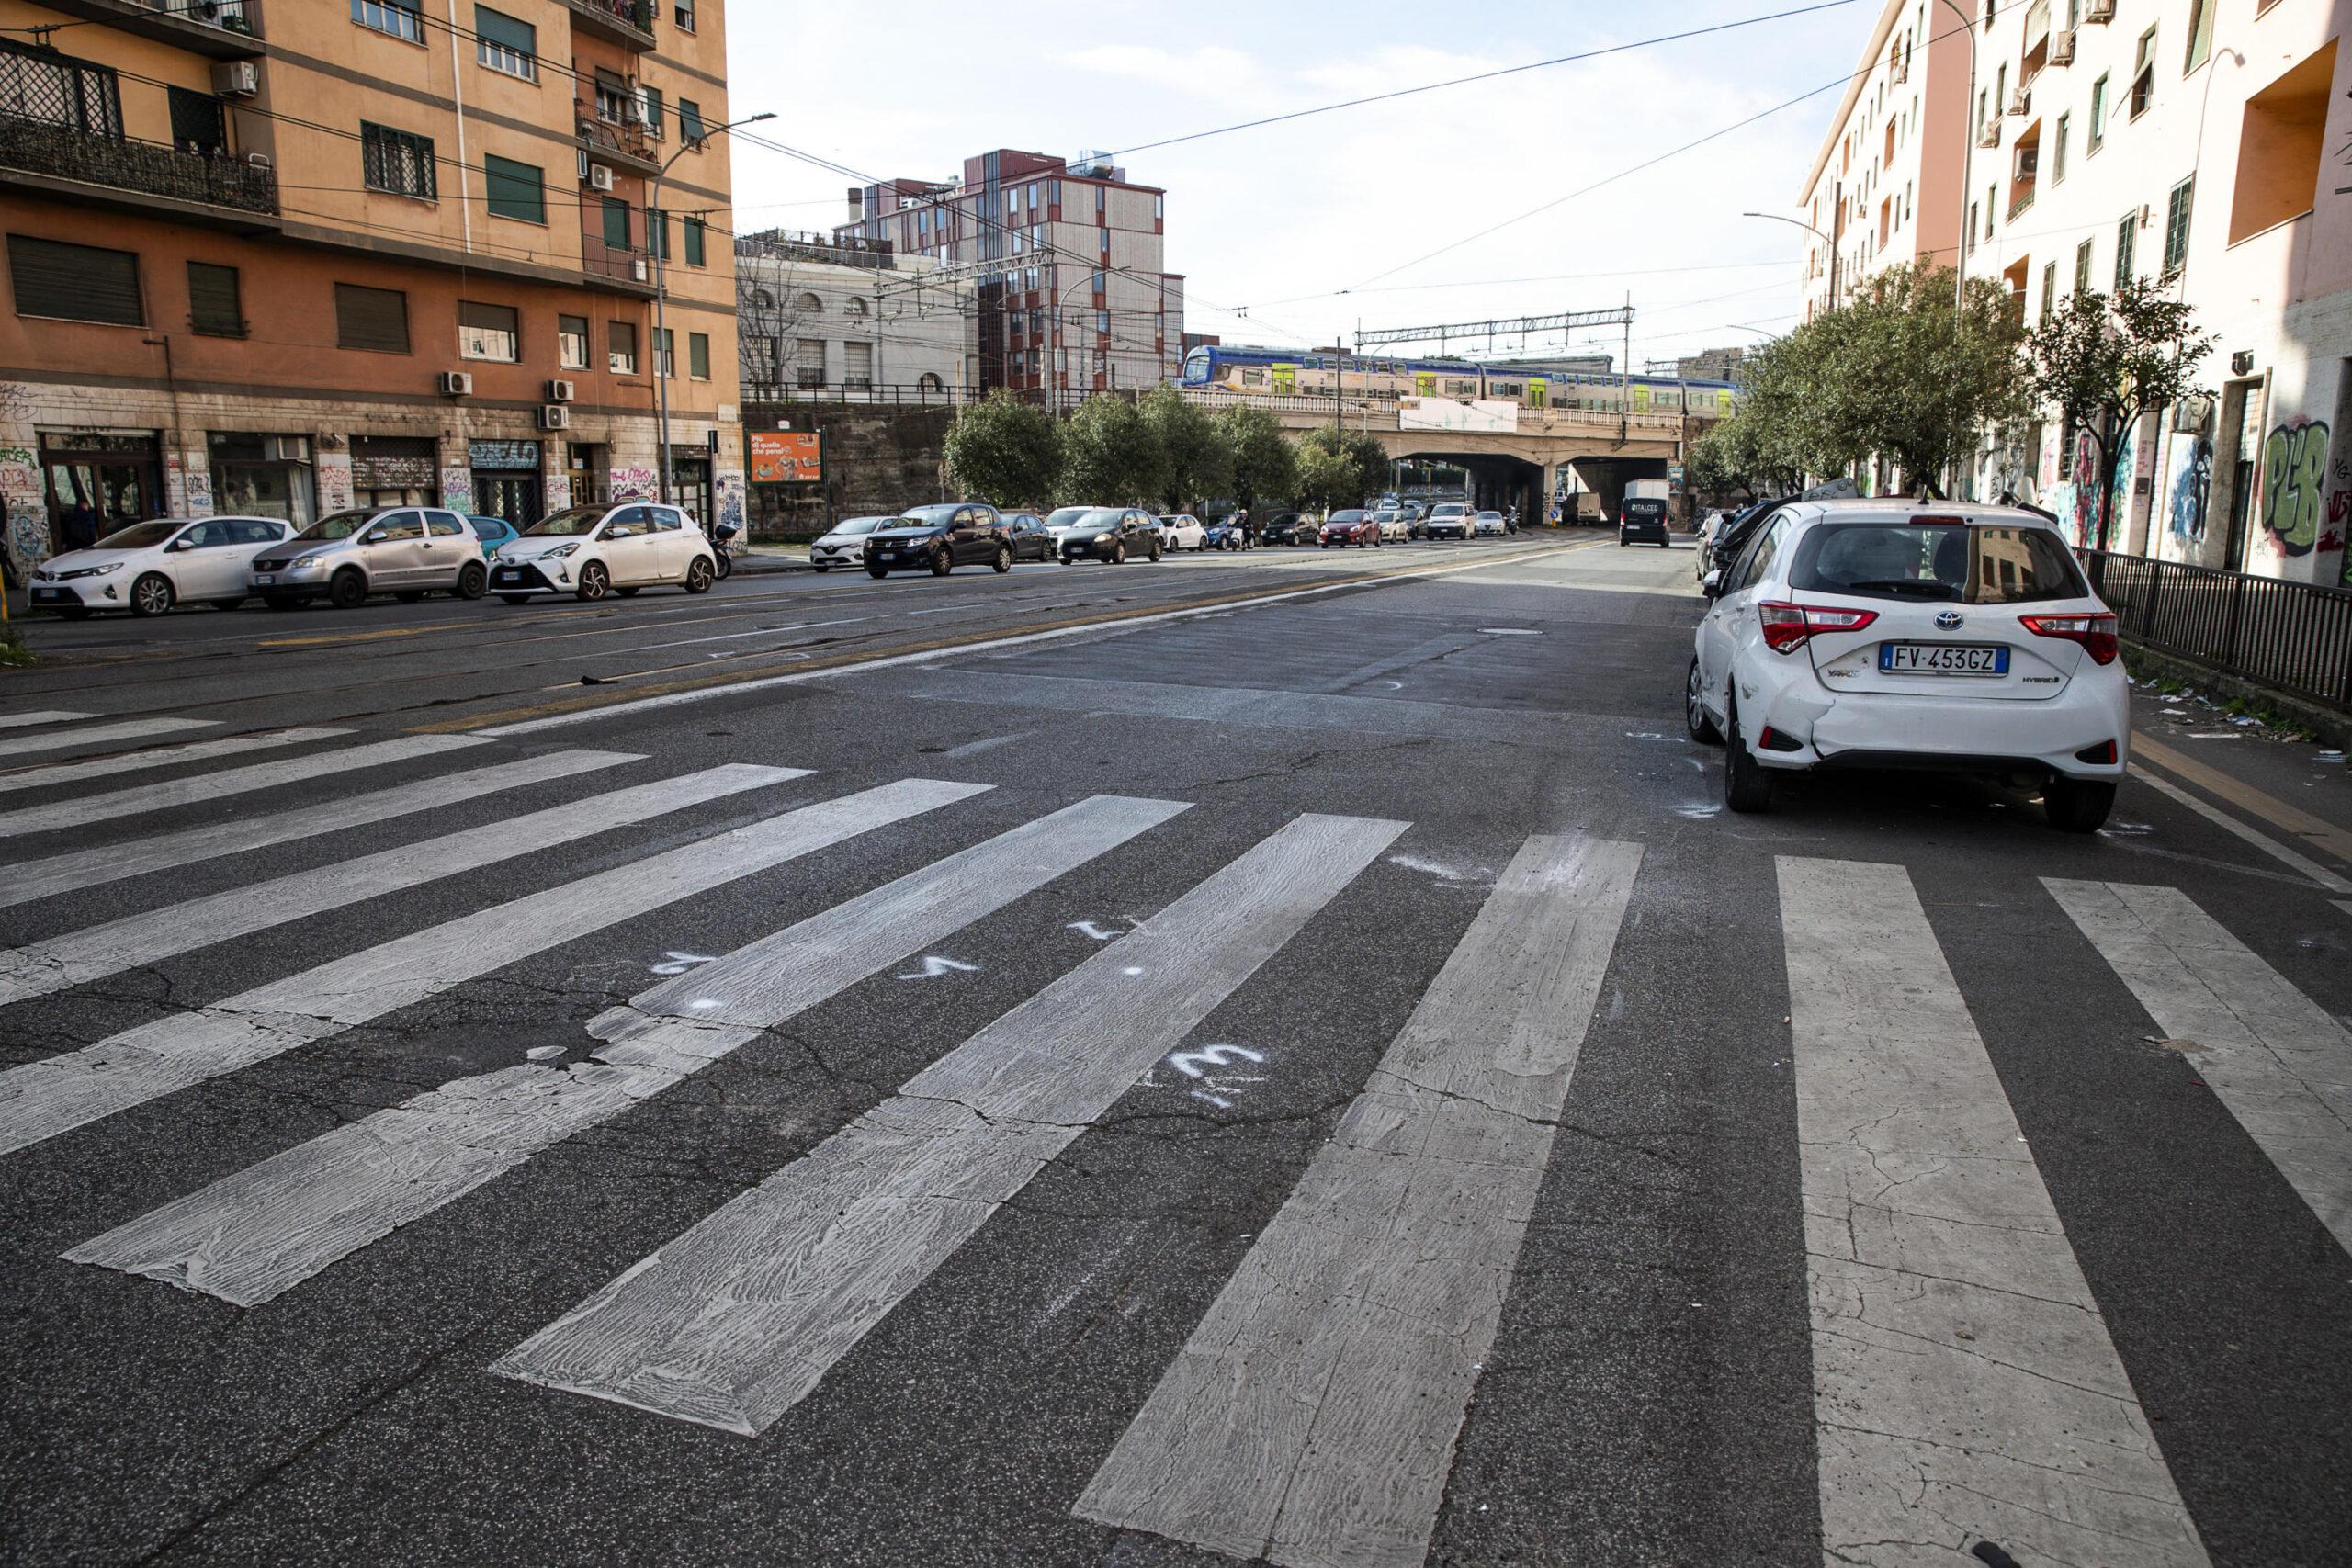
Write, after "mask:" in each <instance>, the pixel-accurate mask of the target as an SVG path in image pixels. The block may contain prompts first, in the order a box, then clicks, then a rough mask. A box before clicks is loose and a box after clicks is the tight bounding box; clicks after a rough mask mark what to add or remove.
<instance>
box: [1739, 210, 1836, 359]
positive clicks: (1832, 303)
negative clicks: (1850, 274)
mask: <svg viewBox="0 0 2352 1568" xmlns="http://www.w3.org/2000/svg"><path fill="white" fill-rule="evenodd" d="M1740 216H1741V217H1742V218H1761V219H1763V220H1765V221H1766V222H1768V223H1793V224H1795V225H1796V226H1797V227H1798V228H1800V229H1802V230H1804V231H1805V232H1806V233H1808V234H1811V235H1812V236H1813V237H1814V238H1815V239H1816V240H1819V241H1820V242H1821V243H1823V244H1824V245H1826V246H1827V247H1828V248H1829V308H1830V309H1831V310H1836V309H1837V308H1838V242H1837V241H1835V240H1833V239H1831V238H1830V237H1829V236H1828V235H1826V234H1825V233H1823V232H1822V231H1820V230H1818V229H1816V228H1815V227H1814V226H1813V225H1812V224H1810V223H1807V222H1806V221H1804V220H1803V219H1801V218H1787V217H1783V216H1782V215H1781V214H1780V213H1778V212H1743V213H1741V214H1740ZM1749 330H1750V331H1753V330H1754V329H1753V328H1750V329H1749Z"/></svg>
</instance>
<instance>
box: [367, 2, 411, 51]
mask: <svg viewBox="0 0 2352 1568" xmlns="http://www.w3.org/2000/svg"><path fill="white" fill-rule="evenodd" d="M351 19H352V20H353V21H355V22H357V23H358V24H359V25H360V26H361V27H363V28H375V29H376V30H377V31H378V32H379V33H390V34H391V35H392V37H394V38H404V39H408V41H409V42H411V43H423V42H424V18H423V17H420V16H418V15H417V14H416V0H351Z"/></svg>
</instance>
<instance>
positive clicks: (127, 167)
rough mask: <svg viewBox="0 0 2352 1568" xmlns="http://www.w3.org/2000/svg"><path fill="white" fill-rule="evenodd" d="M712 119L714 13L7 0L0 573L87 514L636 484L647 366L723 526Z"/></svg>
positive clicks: (728, 407) (280, 507)
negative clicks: (0, 557) (662, 287)
mask: <svg viewBox="0 0 2352 1568" xmlns="http://www.w3.org/2000/svg"><path fill="white" fill-rule="evenodd" d="M728 119H729V105H728V98H727V82H726V37H725V28H724V25H723V8H722V5H721V0H497V4H496V5H495V6H492V5H489V4H478V3H476V0H153V3H149V0H45V3H44V4H40V5H33V4H28V3H26V0H0V236H5V245H6V249H5V254H0V269H4V270H5V275H6V278H5V285H4V286H0V305H5V307H6V308H5V309H0V503H5V506H6V525H5V529H4V530H0V540H5V551H0V553H5V555H6V558H7V559H8V563H9V567H10V570H11V571H12V572H13V573H17V574H21V573H23V572H24V571H25V570H27V569H28V567H29V566H30V565H31V564H32V563H33V562H34V561H36V560H38V559H40V558H42V557H43V556H46V555H49V554H51V553H53V552H54V551H55V550H56V549H57V548H58V547H60V546H61V543H62V539H61V535H60V525H61V522H62V519H63V517H64V515H65V513H66V512H67V510H68V509H69V508H71V507H73V506H74V504H75V503H76V502H83V503H86V504H87V505H89V506H90V507H91V508H92V509H93V510H95V511H96V513H98V514H99V516H100V517H101V519H102V524H101V531H104V529H105V528H106V527H107V526H111V525H114V524H116V523H119V522H124V521H130V520H133V519H136V518H139V517H145V516H156V515H167V514H168V515H202V514H206V513H213V512H242V513H262V514H266V515H274V516H284V517H288V518H291V519H294V520H296V521H298V522H299V521H305V520H308V519H310V518H312V517H315V516H317V515H320V514H322V513H327V512H331V511H334V510H336V509H337V508H341V507H345V506H350V505H354V504H365V503H368V502H386V501H421V500H436V501H437V502H439V503H440V504H443V505H447V506H454V507H458V508H460V509H462V510H465V511H469V512H481V513H492V514H496V515H502V516H505V517H507V518H509V519H510V520H516V521H530V520H535V519H536V518H537V516H538V515H539V514H541V513H544V512H546V511H548V510H552V509H554V508H556V507H559V506H562V505H565V504H568V503H570V502H575V501H584V500H590V499H595V498H602V497H611V496H620V495H630V494H644V495H649V496H650V495H652V494H654V493H656V492H657V491H658V490H659V488H660V486H661V483H662V475H661V472H660V462H659V457H658V454H657V446H658V442H657V435H656V432H657V421H656V406H657V399H658V395H659V388H660V386H661V381H660V380H657V375H658V374H659V373H660V372H662V371H663V370H665V369H666V370H667V371H668V372H669V374H668V375H667V377H666V380H667V383H668V389H669V394H670V395H669V402H670V438H671V451H672V464H671V468H672V475H673V482H674V485H675V491H676V496H677V499H678V500H679V501H680V502H683V503H684V505H686V506H687V507H688V508H689V509H691V510H692V511H694V512H695V514H696V515H697V516H699V517H701V518H703V519H704V520H705V521H706V522H713V521H718V520H720V519H725V518H735V519H740V518H741V514H742V507H743V462H742V456H741V454H742V437H741V426H740V423H738V414H737V410H736V399H737V391H736V333H735V286H734V245H733V242H732V237H731V235H730V234H729V216H730V214H729V211H728V209H729V186H730V181H729V150H728V145H727V139H726V138H725V137H724V136H717V135H707V131H709V130H711V129H713V128H716V127H718V126H719V125H721V124H723V123H725V122H726V121H727V120H728ZM665 163H668V164H669V173H668V175H667V177H666V179H664V180H663V181H662V185H661V190H660V197H659V199H658V202H657V201H656V200H655V199H654V194H653V193H654V185H655V176H656V175H660V174H661V172H662V167H663V164H665ZM657 206H658V208H659V209H662V210H661V211H659V212H656V211H655V210H654V209H655V208H656V207H657ZM656 247H661V249H662V255H661V259H660V265H659V266H658V267H657V265H656V256H655V254H654V253H655V250H656ZM656 276H662V277H663V279H664V281H665V283H666V288H667V299H666V303H665V306H664V312H665V314H666V319H667V325H668V333H669V338H668V342H667V344H656V342H655V302H654V293H655V278H656ZM665 348H666V350H667V352H666V353H665V352H662V350H663V349H665Z"/></svg>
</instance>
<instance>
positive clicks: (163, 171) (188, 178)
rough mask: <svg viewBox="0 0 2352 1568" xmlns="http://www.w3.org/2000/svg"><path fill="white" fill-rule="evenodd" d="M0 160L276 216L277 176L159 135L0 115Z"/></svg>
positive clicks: (11, 165) (91, 181)
mask: <svg viewBox="0 0 2352 1568" xmlns="http://www.w3.org/2000/svg"><path fill="white" fill-rule="evenodd" d="M0 167H5V168H10V169H21V170H23V171H25V172H26V173H28V174H35V175H46V176H47V177H49V178H51V179H61V180H77V181H80V182H82V183H84V184H85V185H94V186H106V187H107V188H108V189H110V190H118V191H127V192H136V193H137V194H139V195H141V196H153V197H165V198H166V199H169V200H173V201H189V202H198V203H201V204H203V205H205V206H208V207H228V208H234V209H238V210H239V211H243V212H257V213H262V214H264V215H266V216H268V217H273V218H274V217H276V216H277V175H276V174H275V173H273V172H272V171H271V170H269V169H267V168H265V167H262V166H260V165H258V164H248V163H245V162H243V161H242V160H240V159H237V158H234V157H232V156H230V155H229V154H228V153H226V152H220V153H214V154H211V155H206V154H203V153H198V152H181V151H179V149H177V148H175V147H173V146H170V145H168V144H167V143H164V142H161V141H130V140H128V139H126V138H118V137H112V136H99V135H94V134H92V133H90V132H88V131H84V130H74V129H72V128H70V127H66V126H62V125H52V124H50V123H49V122H48V121H45V120H35V119H17V118H11V117H9V116H6V115H0Z"/></svg>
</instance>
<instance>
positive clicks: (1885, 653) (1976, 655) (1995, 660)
mask: <svg viewBox="0 0 2352 1568" xmlns="http://www.w3.org/2000/svg"><path fill="white" fill-rule="evenodd" d="M1878 667H1879V669H1880V670H1881V671H1883V672H1885V673H1887V674H1891V675H2006V674H2007V673H2008V672H2009V650H2008V649H2006V648H1998V647H1994V646H1991V645H1988V644H1985V643H1950V642H1883V643H1880V644H1879V645H1878Z"/></svg>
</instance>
